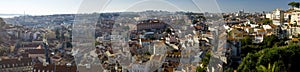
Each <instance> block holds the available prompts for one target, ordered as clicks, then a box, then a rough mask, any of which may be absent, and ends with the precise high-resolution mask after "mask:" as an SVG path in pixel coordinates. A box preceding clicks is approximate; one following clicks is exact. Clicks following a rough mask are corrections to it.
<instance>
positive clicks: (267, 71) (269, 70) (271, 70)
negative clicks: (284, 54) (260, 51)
mask: <svg viewBox="0 0 300 72" xmlns="http://www.w3.org/2000/svg"><path fill="white" fill-rule="evenodd" d="M271 67H272V68H271ZM256 69H257V70H258V71H259V72H275V69H276V63H274V64H273V65H272V66H271V64H270V63H269V64H268V68H266V67H265V66H264V65H259V66H258V67H256Z"/></svg>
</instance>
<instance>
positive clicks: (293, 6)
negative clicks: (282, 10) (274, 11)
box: [288, 2, 300, 9]
mask: <svg viewBox="0 0 300 72" xmlns="http://www.w3.org/2000/svg"><path fill="white" fill-rule="evenodd" d="M288 5H289V6H292V9H294V8H295V7H296V8H299V6H300V3H299V2H290V3H289V4H288Z"/></svg>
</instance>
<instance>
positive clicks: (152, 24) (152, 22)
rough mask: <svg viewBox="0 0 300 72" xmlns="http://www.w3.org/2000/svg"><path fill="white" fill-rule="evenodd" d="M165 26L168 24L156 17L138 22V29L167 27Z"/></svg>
mask: <svg viewBox="0 0 300 72" xmlns="http://www.w3.org/2000/svg"><path fill="white" fill-rule="evenodd" d="M165 28H167V24H165V23H163V22H161V21H159V20H156V19H149V20H145V21H142V22H140V23H138V24H137V30H145V29H165Z"/></svg>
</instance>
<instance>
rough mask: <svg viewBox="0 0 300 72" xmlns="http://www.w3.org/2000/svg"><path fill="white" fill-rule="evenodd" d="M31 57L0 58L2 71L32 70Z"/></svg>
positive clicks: (18, 71) (28, 71) (20, 71)
mask: <svg viewBox="0 0 300 72" xmlns="http://www.w3.org/2000/svg"><path fill="white" fill-rule="evenodd" d="M32 64H33V61H32V59H31V58H15V59H0V72H31V71H32Z"/></svg>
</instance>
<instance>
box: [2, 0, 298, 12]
mask: <svg viewBox="0 0 300 72" xmlns="http://www.w3.org/2000/svg"><path fill="white" fill-rule="evenodd" d="M291 1H298V2H300V0H216V1H215V0H110V1H109V0H0V14H23V13H24V12H25V13H26V14H31V15H48V14H68V13H86V12H89V13H92V12H100V11H101V12H115V11H118V12H120V11H143V10H151V9H159V10H168V11H192V12H236V11H238V10H242V9H244V10H245V11H246V12H262V11H272V10H274V9H275V8H281V9H287V8H289V6H288V5H287V4H288V3H289V2H291Z"/></svg>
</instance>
